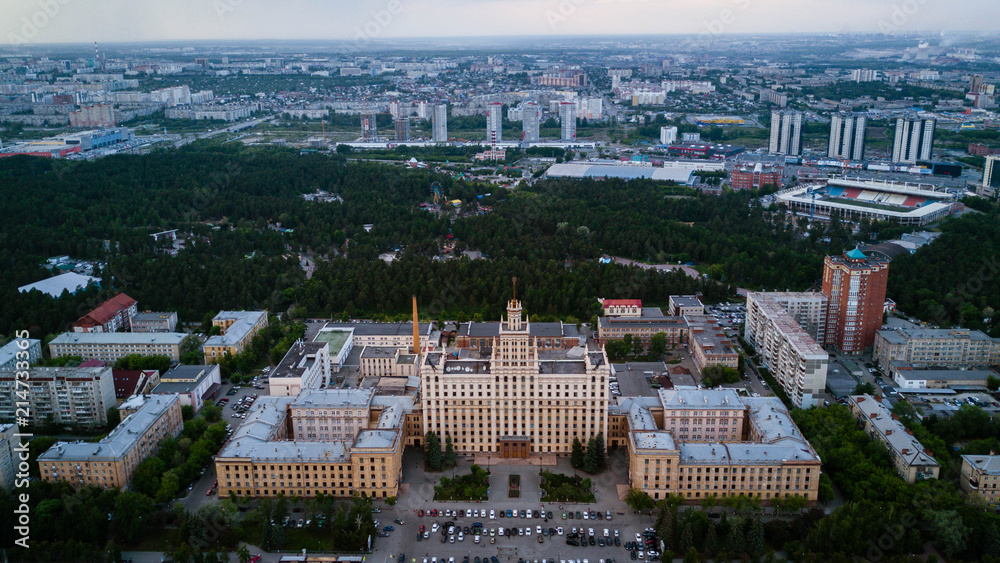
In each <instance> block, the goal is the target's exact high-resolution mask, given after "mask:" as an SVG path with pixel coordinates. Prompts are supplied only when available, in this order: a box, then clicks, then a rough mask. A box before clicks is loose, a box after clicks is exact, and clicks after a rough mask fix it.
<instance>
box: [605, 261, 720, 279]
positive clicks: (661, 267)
mask: <svg viewBox="0 0 1000 563" xmlns="http://www.w3.org/2000/svg"><path fill="white" fill-rule="evenodd" d="M610 258H611V260H612V261H614V263H615V264H621V265H623V266H638V267H639V268H642V269H643V270H657V271H659V272H669V271H673V270H681V271H682V272H684V273H685V274H687V275H688V276H690V277H692V278H694V279H696V280H697V279H701V274H700V273H699V272H698V270H695V269H694V268H692V267H691V266H683V265H681V264H645V263H643V262H636V261H635V260H629V259H628V258H619V257H617V256H610Z"/></svg>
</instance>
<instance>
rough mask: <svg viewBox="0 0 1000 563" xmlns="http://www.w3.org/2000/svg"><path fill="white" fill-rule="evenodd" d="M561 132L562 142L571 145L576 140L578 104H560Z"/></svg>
mask: <svg viewBox="0 0 1000 563" xmlns="http://www.w3.org/2000/svg"><path fill="white" fill-rule="evenodd" d="M559 131H560V139H561V140H562V142H564V143H571V142H573V141H575V140H576V103H574V102H563V103H561V104H559Z"/></svg>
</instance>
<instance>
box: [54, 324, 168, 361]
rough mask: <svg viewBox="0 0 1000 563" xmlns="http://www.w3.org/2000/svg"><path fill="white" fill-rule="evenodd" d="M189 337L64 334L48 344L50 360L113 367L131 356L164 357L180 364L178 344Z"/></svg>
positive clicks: (149, 334) (106, 333)
mask: <svg viewBox="0 0 1000 563" xmlns="http://www.w3.org/2000/svg"><path fill="white" fill-rule="evenodd" d="M187 336H188V335H186V334H183V333H179V332H157V333H143V332H66V333H63V334H60V335H59V336H57V337H55V339H53V340H52V341H51V342H49V354H50V355H51V356H52V357H53V358H61V357H63V356H80V357H81V358H83V359H84V360H101V361H102V362H105V363H109V364H113V363H115V362H116V361H118V360H119V359H120V358H124V357H125V356H128V355H131V354H138V355H140V356H167V357H168V358H170V359H171V360H174V361H178V362H179V361H180V359H181V342H182V341H183V340H184V339H185V338H186V337H187Z"/></svg>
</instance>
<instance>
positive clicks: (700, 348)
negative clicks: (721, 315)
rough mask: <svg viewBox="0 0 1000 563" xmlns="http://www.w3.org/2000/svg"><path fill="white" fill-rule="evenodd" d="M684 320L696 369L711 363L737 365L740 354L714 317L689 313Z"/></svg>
mask: <svg viewBox="0 0 1000 563" xmlns="http://www.w3.org/2000/svg"><path fill="white" fill-rule="evenodd" d="M684 320H685V321H686V322H687V324H688V349H689V350H690V351H691V358H692V359H694V365H695V367H697V368H698V371H701V370H703V369H705V368H706V367H708V366H712V365H721V366H726V367H730V368H733V369H736V368H738V367H739V364H740V354H739V352H737V351H736V347H735V346H734V345H733V339H732V338H730V337H729V336H728V335H727V334H726V332H725V331H724V330H723V329H722V327H721V326H719V323H718V322H716V320H715V318H714V317H711V316H708V315H689V316H685V317H684Z"/></svg>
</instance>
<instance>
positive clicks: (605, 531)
mask: <svg viewBox="0 0 1000 563" xmlns="http://www.w3.org/2000/svg"><path fill="white" fill-rule="evenodd" d="M610 535H611V532H610V531H608V529H607V528H604V537H609V536H610Z"/></svg>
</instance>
